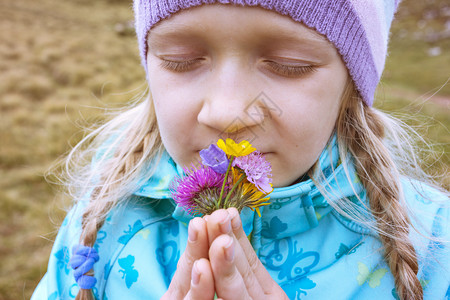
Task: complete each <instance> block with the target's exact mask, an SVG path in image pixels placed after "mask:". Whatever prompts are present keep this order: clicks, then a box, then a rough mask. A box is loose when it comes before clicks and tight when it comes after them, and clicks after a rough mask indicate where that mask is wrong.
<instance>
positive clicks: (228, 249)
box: [209, 234, 263, 299]
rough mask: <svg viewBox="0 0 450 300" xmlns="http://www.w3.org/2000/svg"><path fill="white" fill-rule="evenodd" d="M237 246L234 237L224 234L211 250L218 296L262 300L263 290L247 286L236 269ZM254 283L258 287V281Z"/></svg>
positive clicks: (211, 261) (218, 238) (216, 240)
mask: <svg viewBox="0 0 450 300" xmlns="http://www.w3.org/2000/svg"><path fill="white" fill-rule="evenodd" d="M235 244H236V241H235V240H234V239H233V238H232V237H230V236H229V235H225V234H223V235H220V236H219V237H217V238H216V239H215V240H214V242H213V243H212V244H211V247H210V249H209V256H210V263H211V269H212V271H213V276H214V284H215V288H216V293H217V296H218V297H220V298H223V299H251V298H253V299H262V296H263V295H262V294H261V292H262V290H261V288H260V287H258V286H253V287H252V286H247V285H246V283H245V281H244V279H243V277H242V275H241V273H240V272H239V270H238V268H237V267H236V264H235V255H236V247H235V246H236V245H235ZM248 282H251V280H249V281H248ZM253 282H254V283H256V284H257V285H258V283H257V281H256V279H255V280H254V281H253Z"/></svg>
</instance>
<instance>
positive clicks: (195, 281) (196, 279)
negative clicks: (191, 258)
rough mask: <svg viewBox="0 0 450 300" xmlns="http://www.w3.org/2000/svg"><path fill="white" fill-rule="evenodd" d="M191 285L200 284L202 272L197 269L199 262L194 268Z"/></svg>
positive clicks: (195, 263)
mask: <svg viewBox="0 0 450 300" xmlns="http://www.w3.org/2000/svg"><path fill="white" fill-rule="evenodd" d="M191 277H192V278H191V284H192V285H197V284H198V283H199V282H200V272H199V271H198V268H197V261H195V262H194V265H193V266H192V275H191Z"/></svg>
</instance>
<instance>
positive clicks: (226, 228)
mask: <svg viewBox="0 0 450 300" xmlns="http://www.w3.org/2000/svg"><path fill="white" fill-rule="evenodd" d="M230 221H231V218H230V215H228V214H227V216H226V218H225V219H224V220H223V221H222V222H220V223H219V226H220V231H222V233H225V234H227V233H229V232H230V231H231V222H230Z"/></svg>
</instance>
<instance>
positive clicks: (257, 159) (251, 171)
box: [233, 151, 273, 194]
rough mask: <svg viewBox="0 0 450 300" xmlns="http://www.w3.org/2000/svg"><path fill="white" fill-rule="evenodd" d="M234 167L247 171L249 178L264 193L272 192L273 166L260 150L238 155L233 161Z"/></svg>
mask: <svg viewBox="0 0 450 300" xmlns="http://www.w3.org/2000/svg"><path fill="white" fill-rule="evenodd" d="M233 167H238V168H240V169H242V170H243V171H244V172H245V175H246V176H247V180H248V181H250V182H251V183H253V184H254V185H255V186H256V187H257V188H258V190H260V191H261V192H263V193H266V194H267V193H270V192H272V190H273V188H272V178H271V176H272V167H271V166H270V163H269V162H268V161H267V160H266V159H265V158H264V156H263V155H262V154H261V152H259V151H254V152H252V153H250V154H249V155H246V156H238V157H236V158H235V159H234V161H233Z"/></svg>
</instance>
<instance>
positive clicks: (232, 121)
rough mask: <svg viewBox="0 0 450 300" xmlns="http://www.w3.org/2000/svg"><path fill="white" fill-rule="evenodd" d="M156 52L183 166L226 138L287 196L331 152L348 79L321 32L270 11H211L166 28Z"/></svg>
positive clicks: (199, 10)
mask: <svg viewBox="0 0 450 300" xmlns="http://www.w3.org/2000/svg"><path fill="white" fill-rule="evenodd" d="M148 46H149V49H148V55H147V58H148V79H149V86H150V92H151V95H152V98H153V101H154V106H155V111H156V116H157V120H158V125H159V130H160V132H161V137H162V141H163V143H164V146H165V147H166V149H167V151H168V153H169V154H170V155H171V156H172V158H173V159H174V160H175V161H176V162H177V163H178V164H181V165H182V166H188V165H190V164H191V163H195V162H196V161H197V160H199V151H200V150H201V149H203V148H206V147H207V146H208V145H209V144H211V143H213V142H216V141H217V140H218V139H219V138H226V137H230V138H233V139H234V140H235V141H237V142H239V141H241V140H243V139H246V140H248V141H250V142H251V143H252V144H253V146H254V147H256V149H257V150H259V151H261V152H262V153H265V155H266V158H267V159H268V160H269V161H270V162H271V164H272V174H273V184H274V187H282V186H287V185H289V184H292V183H294V182H295V181H296V180H297V179H298V178H299V177H301V176H302V175H303V174H304V173H305V172H307V171H308V169H310V168H311V166H312V165H313V164H314V163H315V161H316V160H317V159H318V157H319V155H320V153H321V152H322V150H323V148H324V147H325V146H326V143H327V141H328V139H329V137H330V136H331V133H332V131H333V128H334V125H335V122H336V119H337V116H338V111H339V106H340V103H341V100H340V99H341V95H342V93H343V91H344V88H345V85H346V81H347V77H348V75H347V69H346V67H345V65H344V63H343V62H342V60H341V57H340V56H339V54H338V52H337V51H336V49H335V48H334V46H333V45H332V44H330V43H329V42H328V41H327V40H326V39H325V38H324V37H322V36H320V35H319V34H317V33H316V32H315V31H313V30H311V29H309V28H307V27H305V26H303V25H301V24H300V23H297V22H295V21H293V20H292V19H290V18H289V17H286V16H282V15H279V14H278V13H275V12H272V11H268V10H265V9H262V8H256V7H235V6H231V5H222V4H212V5H203V6H200V7H196V8H192V9H188V10H185V11H181V12H180V13H177V14H175V15H173V16H172V17H171V18H169V19H167V20H164V21H161V22H160V23H158V24H157V25H156V26H155V27H154V28H153V29H152V30H151V31H150V34H149V39H148Z"/></svg>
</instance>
